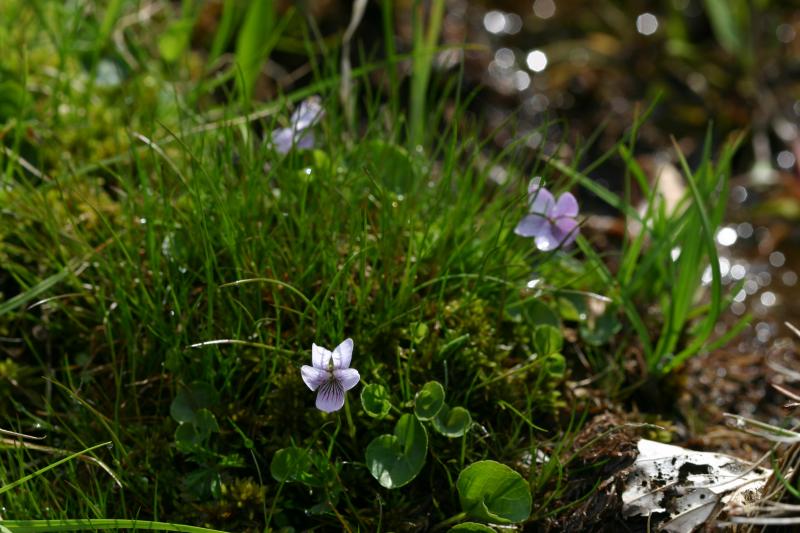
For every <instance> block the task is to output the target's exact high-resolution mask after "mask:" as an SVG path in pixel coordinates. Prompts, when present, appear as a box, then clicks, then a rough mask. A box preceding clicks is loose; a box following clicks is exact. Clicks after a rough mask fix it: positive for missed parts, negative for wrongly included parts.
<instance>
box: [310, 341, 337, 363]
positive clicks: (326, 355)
mask: <svg viewBox="0 0 800 533" xmlns="http://www.w3.org/2000/svg"><path fill="white" fill-rule="evenodd" d="M332 357H333V354H332V353H331V351H330V350H328V349H327V348H323V347H322V346H317V345H316V344H314V343H313V342H312V343H311V364H312V365H314V368H319V369H321V370H328V368H329V367H330V364H331V358H332Z"/></svg>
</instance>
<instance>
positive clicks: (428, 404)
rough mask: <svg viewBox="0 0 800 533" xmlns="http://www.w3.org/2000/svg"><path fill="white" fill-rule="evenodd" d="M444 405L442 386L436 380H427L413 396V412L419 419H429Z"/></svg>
mask: <svg viewBox="0 0 800 533" xmlns="http://www.w3.org/2000/svg"><path fill="white" fill-rule="evenodd" d="M443 405H444V387H442V384H441V383H439V382H438V381H429V382H427V383H426V384H425V385H423V386H422V388H421V389H420V391H419V392H418V393H417V396H416V397H415V398H414V414H415V415H417V418H419V419H420V420H430V419H432V418H433V417H435V416H436V415H437V414H439V411H440V410H441V409H442V406H443Z"/></svg>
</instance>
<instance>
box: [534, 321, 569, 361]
mask: <svg viewBox="0 0 800 533" xmlns="http://www.w3.org/2000/svg"><path fill="white" fill-rule="evenodd" d="M563 346H564V335H563V334H562V333H561V330H560V329H558V328H555V327H553V326H550V325H548V324H542V325H539V326H536V329H534V330H533V347H534V348H535V349H536V353H537V354H538V355H539V357H547V356H548V355H550V354H554V353H558V352H560V351H561V348H562V347H563Z"/></svg>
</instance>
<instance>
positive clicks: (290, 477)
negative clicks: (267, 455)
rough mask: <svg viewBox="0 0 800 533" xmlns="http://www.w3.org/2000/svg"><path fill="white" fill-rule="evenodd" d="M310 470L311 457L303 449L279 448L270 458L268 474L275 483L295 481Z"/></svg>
mask: <svg viewBox="0 0 800 533" xmlns="http://www.w3.org/2000/svg"><path fill="white" fill-rule="evenodd" d="M310 468H311V457H310V456H309V454H308V451H307V450H304V449H303V448H296V447H291V448H281V449H280V450H278V451H277V452H275V455H273V456H272V462H271V463H270V465H269V472H270V474H272V478H273V479H274V480H275V481H279V482H281V483H283V482H285V481H297V480H298V479H300V477H301V476H302V475H303V474H305V473H306V472H308V470H309V469H310Z"/></svg>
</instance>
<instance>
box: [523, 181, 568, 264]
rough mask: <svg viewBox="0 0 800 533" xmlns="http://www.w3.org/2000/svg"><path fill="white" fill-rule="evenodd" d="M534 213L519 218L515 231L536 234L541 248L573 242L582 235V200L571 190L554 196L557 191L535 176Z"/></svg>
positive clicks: (532, 189)
mask: <svg viewBox="0 0 800 533" xmlns="http://www.w3.org/2000/svg"><path fill="white" fill-rule="evenodd" d="M528 202H529V203H530V214H529V215H526V216H525V217H524V218H523V219H522V220H520V221H519V224H517V227H516V228H514V233H516V234H517V235H521V236H523V237H533V238H534V242H535V243H536V247H537V248H538V249H539V250H542V251H547V250H553V249H555V248H557V247H558V246H569V245H570V244H572V242H573V241H574V240H575V237H577V235H578V220H577V216H578V201H577V200H576V199H575V197H574V196H573V195H572V194H571V193H568V192H565V193H564V194H562V195H561V196H559V197H558V201H556V200H555V198H553V193H551V192H550V191H548V190H547V189H546V188H544V187H543V186H542V185H541V179H540V178H538V177H537V178H533V179H532V180H531V183H530V185H528Z"/></svg>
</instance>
